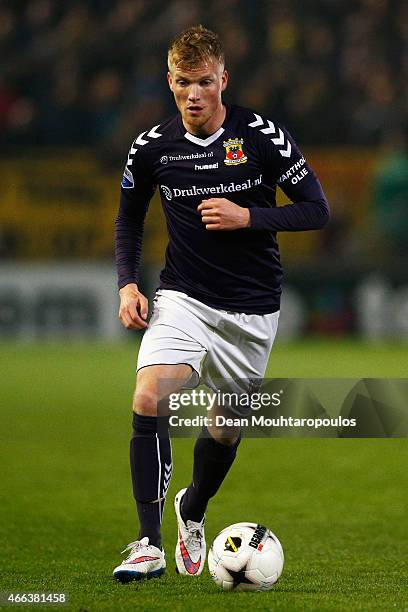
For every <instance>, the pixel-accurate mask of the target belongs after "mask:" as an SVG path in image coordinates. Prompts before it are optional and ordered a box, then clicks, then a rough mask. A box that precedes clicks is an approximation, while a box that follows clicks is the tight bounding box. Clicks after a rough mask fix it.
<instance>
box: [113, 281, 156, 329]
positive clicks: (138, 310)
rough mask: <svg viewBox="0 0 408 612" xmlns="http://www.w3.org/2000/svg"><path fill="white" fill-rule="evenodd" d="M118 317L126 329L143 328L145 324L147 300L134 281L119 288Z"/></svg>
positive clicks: (146, 325)
mask: <svg viewBox="0 0 408 612" xmlns="http://www.w3.org/2000/svg"><path fill="white" fill-rule="evenodd" d="M119 296H120V306H119V319H120V321H121V323H122V325H124V327H126V329H145V328H146V327H148V324H147V321H146V319H147V313H148V311H149V310H148V301H147V298H146V297H145V296H144V295H143V293H140V291H139V289H138V288H137V285H136V284H135V283H129V284H128V285H125V286H124V287H122V289H120V291H119Z"/></svg>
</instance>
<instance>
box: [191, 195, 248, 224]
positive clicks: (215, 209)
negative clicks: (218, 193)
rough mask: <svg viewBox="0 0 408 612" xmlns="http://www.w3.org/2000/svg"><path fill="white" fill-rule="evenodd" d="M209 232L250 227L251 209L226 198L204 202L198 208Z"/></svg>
mask: <svg viewBox="0 0 408 612" xmlns="http://www.w3.org/2000/svg"><path fill="white" fill-rule="evenodd" d="M197 210H198V212H199V213H200V214H201V221H202V222H203V223H204V225H205V229H207V230H224V231H230V230H236V229H242V228H245V227H249V226H250V216H249V209H248V208H244V207H242V206H238V204H235V203H234V202H231V200H227V199H226V198H209V199H208V200H203V201H202V202H201V204H200V205H199V206H198V208H197Z"/></svg>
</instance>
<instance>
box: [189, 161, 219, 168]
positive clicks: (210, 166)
mask: <svg viewBox="0 0 408 612" xmlns="http://www.w3.org/2000/svg"><path fill="white" fill-rule="evenodd" d="M217 168H218V162H216V163H215V164H203V165H202V166H199V165H198V164H194V170H216V169H217Z"/></svg>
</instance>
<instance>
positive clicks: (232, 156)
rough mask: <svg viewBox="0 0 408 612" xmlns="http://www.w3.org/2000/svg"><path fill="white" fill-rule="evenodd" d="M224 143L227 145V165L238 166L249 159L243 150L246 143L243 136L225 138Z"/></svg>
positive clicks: (225, 161) (225, 162) (225, 160)
mask: <svg viewBox="0 0 408 612" xmlns="http://www.w3.org/2000/svg"><path fill="white" fill-rule="evenodd" d="M223 144H224V147H225V159H224V164H226V165H227V166H237V165H238V164H245V162H247V161H248V158H247V156H246V155H245V153H244V151H243V150H242V145H243V144H244V139H243V138H228V140H224V143H223Z"/></svg>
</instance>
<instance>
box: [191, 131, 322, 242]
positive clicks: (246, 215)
mask: <svg viewBox="0 0 408 612" xmlns="http://www.w3.org/2000/svg"><path fill="white" fill-rule="evenodd" d="M276 129H277V130H279V132H277V133H279V139H278V138H275V139H274V140H275V141H278V144H275V143H274V142H273V141H272V139H271V138H268V137H267V136H264V135H263V134H259V147H260V150H261V154H262V157H263V163H264V169H265V172H266V174H267V175H268V183H269V185H271V184H274V185H276V184H278V185H279V187H280V188H281V189H282V191H283V192H284V193H285V195H286V196H287V197H288V198H289V199H290V200H291V202H292V203H291V204H286V205H284V206H279V207H266V208H265V207H260V206H256V203H255V206H253V207H251V208H246V207H243V206H239V205H238V204H235V203H234V202H231V200H227V199H226V198H209V199H208V200H203V201H202V202H201V204H200V205H199V206H198V209H197V210H198V212H199V213H200V214H201V220H202V222H203V223H204V224H205V227H206V229H207V230H224V231H228V230H236V229H243V228H251V229H252V230H269V231H274V232H282V231H289V232H296V231H305V230H317V229H321V228H322V227H324V226H325V225H326V223H327V221H328V220H329V216H330V211H329V206H328V203H327V200H326V197H325V195H324V193H323V189H322V186H321V184H320V182H319V179H318V178H317V176H316V174H315V173H314V171H313V170H312V168H311V167H310V166H309V165H308V164H307V162H306V160H305V158H304V157H303V155H302V153H301V152H300V150H299V148H298V147H297V145H296V143H295V141H294V140H293V138H292V137H291V136H290V134H289V133H288V132H287V131H286V130H285V128H283V127H279V126H277V127H276Z"/></svg>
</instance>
